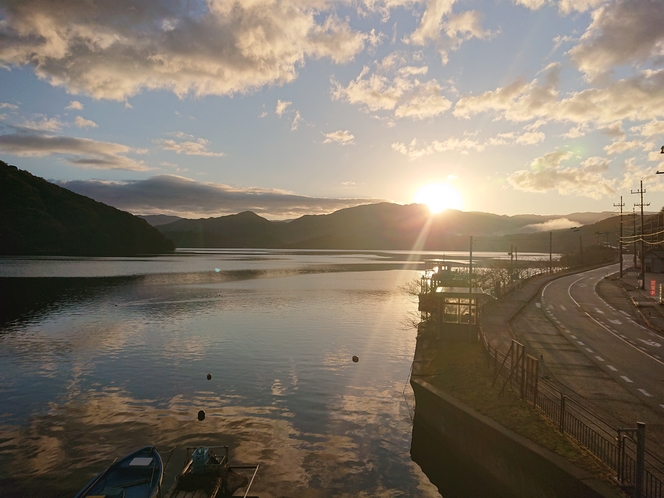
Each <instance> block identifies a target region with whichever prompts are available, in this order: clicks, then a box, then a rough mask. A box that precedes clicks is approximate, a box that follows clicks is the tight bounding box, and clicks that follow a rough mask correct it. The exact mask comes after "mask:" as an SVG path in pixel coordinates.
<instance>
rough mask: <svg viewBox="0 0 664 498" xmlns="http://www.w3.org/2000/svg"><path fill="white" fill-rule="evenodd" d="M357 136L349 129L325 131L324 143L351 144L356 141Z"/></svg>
mask: <svg viewBox="0 0 664 498" xmlns="http://www.w3.org/2000/svg"><path fill="white" fill-rule="evenodd" d="M353 140H355V137H354V136H353V135H352V134H351V133H350V132H349V131H348V130H337V131H333V132H331V133H325V140H324V141H323V143H324V144H331V143H338V144H341V145H349V144H352V143H354V142H353Z"/></svg>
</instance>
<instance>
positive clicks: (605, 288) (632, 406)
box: [481, 264, 664, 455]
mask: <svg viewBox="0 0 664 498" xmlns="http://www.w3.org/2000/svg"><path fill="white" fill-rule="evenodd" d="M618 269H619V266H618V264H615V265H612V266H608V267H603V268H599V269H594V270H589V271H586V272H582V273H578V274H568V275H564V276H545V277H540V278H539V279H535V280H533V281H530V282H527V283H526V284H525V285H524V286H523V287H522V288H521V289H520V290H519V291H518V293H513V295H511V296H508V297H507V298H503V299H502V300H501V301H499V302H498V303H496V304H495V305H493V306H492V307H490V308H489V309H488V310H487V311H486V312H485V314H484V316H483V317H482V320H481V322H482V327H483V329H484V331H485V334H486V335H487V338H488V339H489V341H490V342H491V344H492V346H494V347H495V346H498V348H499V349H500V350H502V351H503V352H507V349H508V348H509V344H510V343H511V340H512V338H516V339H517V340H519V341H520V342H522V343H524V344H525V345H526V347H527V350H528V352H529V353H530V354H532V355H535V356H537V357H540V355H541V356H542V358H543V360H544V361H543V373H544V376H545V377H548V378H549V380H551V381H553V382H554V383H556V384H557V385H558V386H559V388H560V389H561V391H563V392H565V393H566V394H568V395H570V396H572V397H573V398H574V399H577V400H581V401H582V403H583V404H584V406H586V407H588V408H589V409H590V410H592V411H593V412H595V413H596V414H598V415H599V416H600V417H602V418H603V419H604V420H607V421H608V422H609V423H611V425H613V426H614V427H635V426H636V422H637V421H639V422H645V423H646V427H647V439H648V449H649V450H650V451H652V452H654V453H656V454H658V455H664V359H663V358H664V351H662V350H664V336H662V335H661V333H660V330H661V329H660V326H662V327H664V306H662V305H660V304H658V301H657V297H658V296H655V297H651V296H650V295H649V294H650V292H649V290H650V280H656V282H657V285H656V289H657V291H658V290H659V286H658V284H659V280H661V283H663V284H664V275H663V276H659V275H650V274H648V275H646V287H647V288H646V290H639V289H638V286H637V285H636V284H637V281H636V277H637V275H636V274H635V273H634V272H630V273H627V274H626V276H625V278H623V279H619V278H612V277H611V276H610V275H612V274H616V273H617V272H618ZM658 277H659V278H658Z"/></svg>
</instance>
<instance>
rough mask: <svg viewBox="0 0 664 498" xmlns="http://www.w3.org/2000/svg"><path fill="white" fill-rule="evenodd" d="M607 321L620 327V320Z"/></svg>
mask: <svg viewBox="0 0 664 498" xmlns="http://www.w3.org/2000/svg"><path fill="white" fill-rule="evenodd" d="M609 321H610V322H611V323H612V324H614V325H622V322H621V321H620V320H609Z"/></svg>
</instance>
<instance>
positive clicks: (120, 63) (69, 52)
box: [0, 0, 376, 106]
mask: <svg viewBox="0 0 664 498" xmlns="http://www.w3.org/2000/svg"><path fill="white" fill-rule="evenodd" d="M333 5H334V2H330V3H327V2H324V1H302V2H297V1H283V2H274V1H272V0H251V1H249V0H247V1H230V0H210V1H208V2H199V3H197V4H196V8H190V7H191V6H190V4H189V3H186V2H185V3H182V2H178V1H176V0H158V1H157V0H155V1H152V2H146V1H142V0H127V1H125V2H119V3H118V2H93V3H90V2H88V1H87V0H67V1H62V2H55V3H44V2H43V1H41V0H22V1H21V2H18V3H9V4H5V5H4V7H3V20H2V27H1V29H2V32H3V43H2V45H1V46H0V66H5V67H11V66H24V65H29V66H32V67H33V68H34V71H35V73H36V74H37V76H39V77H40V78H42V79H44V80H46V81H48V82H50V83H51V84H52V85H55V86H63V87H65V88H66V89H67V91H69V92H71V93H74V94H86V95H91V96H92V97H95V98H99V99H112V100H117V101H120V102H125V105H127V106H128V103H127V102H126V99H127V97H130V96H132V95H135V94H137V93H138V92H140V91H141V90H155V89H163V90H169V91H172V92H174V93H175V94H176V95H178V96H180V97H182V96H185V95H196V96H204V95H232V94H235V93H244V92H247V91H251V90H253V89H256V88H260V87H263V86H265V85H271V84H276V85H279V84H283V83H287V82H289V81H292V80H293V79H295V78H296V77H297V73H298V67H300V66H301V65H302V64H303V63H305V62H306V60H308V59H312V58H313V59H316V58H321V57H325V58H330V59H331V60H332V61H334V62H336V63H341V62H347V61H349V60H351V59H352V58H353V57H354V56H355V55H356V54H358V53H359V52H361V51H362V50H363V49H364V47H365V45H366V44H367V43H376V34H375V33H373V34H372V33H362V32H359V31H356V30H353V29H352V28H351V27H350V25H349V23H348V21H347V20H346V19H340V18H338V17H337V16H336V15H335V14H334V13H330V11H329V10H330V9H331V8H332V6H333Z"/></svg>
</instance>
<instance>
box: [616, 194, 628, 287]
mask: <svg viewBox="0 0 664 498" xmlns="http://www.w3.org/2000/svg"><path fill="white" fill-rule="evenodd" d="M624 205H625V204H624V203H623V199H622V195H621V196H620V204H614V206H620V239H618V240H620V244H619V247H620V278H623V210H622V208H623V206H624Z"/></svg>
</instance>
